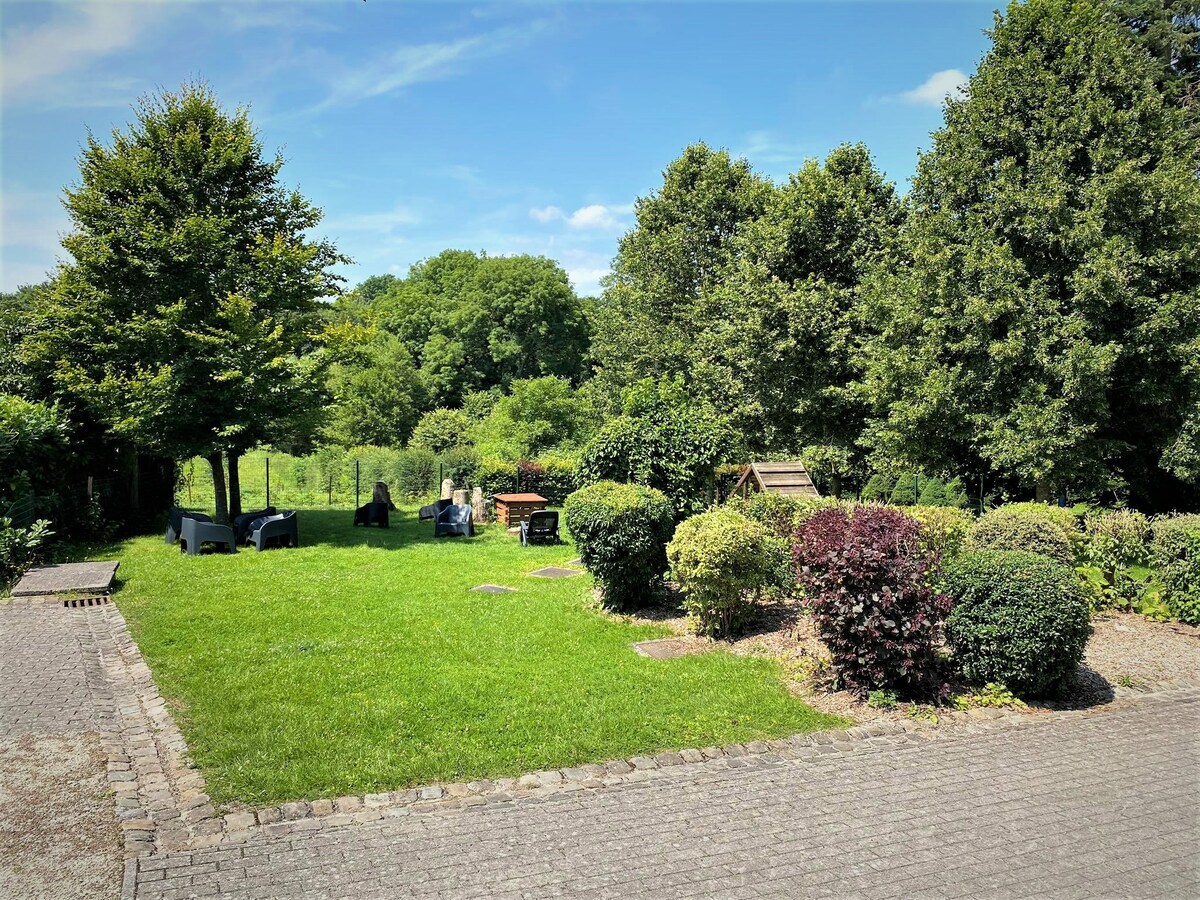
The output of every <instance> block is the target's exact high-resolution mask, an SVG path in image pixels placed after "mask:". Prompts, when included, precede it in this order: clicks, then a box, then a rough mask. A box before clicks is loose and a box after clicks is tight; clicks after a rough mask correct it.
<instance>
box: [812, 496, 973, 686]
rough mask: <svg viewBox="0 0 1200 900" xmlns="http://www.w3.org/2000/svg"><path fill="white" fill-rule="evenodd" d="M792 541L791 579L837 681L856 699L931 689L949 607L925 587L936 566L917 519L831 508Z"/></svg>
mask: <svg viewBox="0 0 1200 900" xmlns="http://www.w3.org/2000/svg"><path fill="white" fill-rule="evenodd" d="M795 540H796V543H795V547H794V549H793V554H794V559H795V563H796V570H797V578H798V580H799V583H800V587H801V588H802V589H803V591H804V596H805V602H806V603H807V604H808V607H809V609H810V610H811V611H812V615H813V621H814V623H815V624H816V627H817V632H818V634H820V636H821V640H822V641H823V642H824V643H825V646H827V647H828V648H829V651H830V653H831V654H832V657H833V666H834V669H835V671H836V673H837V680H838V683H839V684H841V685H843V686H845V687H848V688H850V689H851V690H854V691H856V692H858V693H860V694H865V693H867V692H868V691H871V690H875V689H889V690H895V691H899V692H903V693H906V694H908V695H913V694H917V693H922V692H930V691H932V690H935V689H936V688H937V687H938V686H937V685H936V684H935V683H934V682H936V680H937V662H936V657H935V654H934V648H935V647H936V645H937V640H938V636H939V633H940V628H941V623H942V620H943V619H944V618H945V617H946V614H947V613H948V612H949V609H950V603H949V599H948V598H947V597H946V596H945V595H943V594H940V593H938V592H937V591H935V590H934V589H933V588H932V587H931V586H930V582H931V580H932V579H931V576H932V575H933V574H934V572H935V571H936V568H937V565H938V560H937V558H936V557H934V556H932V555H931V554H929V553H928V552H927V551H926V550H925V549H924V547H923V546H922V545H921V540H920V526H919V525H918V524H917V522H916V520H915V519H912V518H910V517H908V516H906V515H905V514H904V513H902V512H901V511H900V510H897V509H890V508H888V507H883V506H875V505H873V504H870V505H865V506H859V507H854V508H847V507H841V506H838V507H831V508H828V509H822V510H819V511H818V512H816V513H815V514H813V515H812V516H811V517H810V518H809V519H808V520H807V521H805V522H804V523H803V524H802V525H801V526H800V528H799V529H798V530H797V532H796V539H795Z"/></svg>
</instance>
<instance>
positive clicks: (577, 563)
mask: <svg viewBox="0 0 1200 900" xmlns="http://www.w3.org/2000/svg"><path fill="white" fill-rule="evenodd" d="M567 565H568V566H575V567H576V568H579V569H582V568H583V558H582V557H579V556H577V557H575V558H574V559H572V560H570V561H569V562H568V563H567Z"/></svg>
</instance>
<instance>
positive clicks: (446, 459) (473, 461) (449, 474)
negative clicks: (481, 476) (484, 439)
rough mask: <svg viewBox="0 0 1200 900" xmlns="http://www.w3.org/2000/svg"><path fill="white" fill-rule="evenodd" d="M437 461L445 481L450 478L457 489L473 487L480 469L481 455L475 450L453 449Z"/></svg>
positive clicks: (467, 448)
mask: <svg viewBox="0 0 1200 900" xmlns="http://www.w3.org/2000/svg"><path fill="white" fill-rule="evenodd" d="M437 461H438V471H439V472H440V473H441V476H442V478H443V479H445V478H449V479H450V480H451V481H452V482H454V486H455V487H456V488H465V487H470V486H473V481H474V478H475V473H476V471H477V470H478V469H479V454H478V453H476V452H475V450H474V449H473V448H471V447H461V446H460V447H451V448H450V449H449V450H446V451H445V452H444V453H442V454H441V455H440V456H438V458H437ZM439 487H440V485H439Z"/></svg>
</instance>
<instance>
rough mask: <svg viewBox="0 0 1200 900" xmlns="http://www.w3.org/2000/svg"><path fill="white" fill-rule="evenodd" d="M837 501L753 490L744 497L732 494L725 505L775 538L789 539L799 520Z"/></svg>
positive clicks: (830, 498) (829, 498)
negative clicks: (761, 526) (754, 522)
mask: <svg viewBox="0 0 1200 900" xmlns="http://www.w3.org/2000/svg"><path fill="white" fill-rule="evenodd" d="M837 503H838V501H837V500H834V499H833V498H832V497H820V498H817V497H789V496H787V495H786V494H772V493H769V492H763V491H756V492H754V493H751V494H749V495H747V496H745V497H733V498H731V499H730V500H729V503H728V504H727V505H728V506H729V508H730V509H733V510H736V511H737V512H739V513H741V514H742V515H744V516H746V517H748V518H750V519H753V520H754V521H756V522H758V523H760V524H761V525H763V526H764V527H765V528H766V529H767V531H768V532H770V533H771V534H773V535H775V536H776V537H778V538H782V539H784V540H786V541H789V542H790V541H791V539H792V535H793V534H795V532H796V528H797V527H799V525H800V523H801V522H803V521H805V520H806V519H807V518H808V517H809V516H811V515H812V514H813V513H815V512H816V511H817V510H818V509H824V508H825V507H827V506H836V505H837Z"/></svg>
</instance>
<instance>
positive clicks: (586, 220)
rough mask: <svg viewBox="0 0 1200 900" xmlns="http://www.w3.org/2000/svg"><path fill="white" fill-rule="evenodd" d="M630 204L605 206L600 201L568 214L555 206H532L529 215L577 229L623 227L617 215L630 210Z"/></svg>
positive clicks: (540, 220) (625, 213)
mask: <svg viewBox="0 0 1200 900" xmlns="http://www.w3.org/2000/svg"><path fill="white" fill-rule="evenodd" d="M632 210H633V207H632V206H605V205H604V204H602V203H592V204H590V205H588V206H581V207H580V208H579V209H577V210H575V212H573V213H570V214H569V215H568V214H567V213H565V212H563V211H562V210H561V209H559V208H558V207H557V206H542V207H534V208H533V209H531V210H530V211H529V215H530V216H531V217H532V218H533V219H535V220H536V221H538V222H565V223H566V224H567V226H568V227H569V228H579V229H588V228H595V229H609V228H623V227H624V223H623V222H622V221H621V220H620V219H618V218H617V216H618V215H627V214H628V213H630V212H632Z"/></svg>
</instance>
